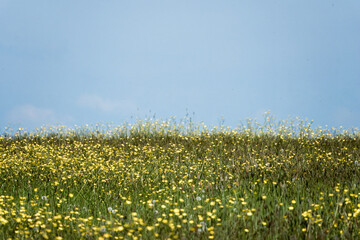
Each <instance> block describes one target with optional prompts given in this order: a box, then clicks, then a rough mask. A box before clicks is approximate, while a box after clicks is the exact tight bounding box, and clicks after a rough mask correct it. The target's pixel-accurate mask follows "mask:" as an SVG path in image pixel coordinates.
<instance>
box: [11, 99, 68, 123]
mask: <svg viewBox="0 0 360 240" xmlns="http://www.w3.org/2000/svg"><path fill="white" fill-rule="evenodd" d="M6 119H7V120H8V121H10V122H11V123H13V124H21V125H25V126H31V127H34V126H36V127H38V126H40V125H48V124H49V125H51V124H64V123H66V122H69V121H72V117H70V116H59V115H58V114H56V113H55V111H54V110H52V109H48V108H40V107H36V106H33V105H31V104H25V105H21V106H17V107H14V108H13V109H12V110H10V111H9V112H8V113H7V114H6Z"/></svg>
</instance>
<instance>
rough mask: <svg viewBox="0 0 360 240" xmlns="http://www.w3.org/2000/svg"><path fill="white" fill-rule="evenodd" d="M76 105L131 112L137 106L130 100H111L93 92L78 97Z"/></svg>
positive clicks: (113, 111) (102, 110)
mask: <svg viewBox="0 0 360 240" xmlns="http://www.w3.org/2000/svg"><path fill="white" fill-rule="evenodd" d="M77 103H78V105H79V106H81V107H86V108H90V109H94V110H97V111H101V112H108V113H118V112H124V113H132V112H134V111H136V110H137V106H136V104H135V103H134V102H132V101H130V100H111V99H107V98H103V97H100V96H98V95H95V94H84V95H82V96H80V98H79V99H78V102H77Z"/></svg>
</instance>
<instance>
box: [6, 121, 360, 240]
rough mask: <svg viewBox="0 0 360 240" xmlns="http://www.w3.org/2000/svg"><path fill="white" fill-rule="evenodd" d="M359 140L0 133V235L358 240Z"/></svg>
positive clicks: (322, 134) (335, 135)
mask: <svg viewBox="0 0 360 240" xmlns="http://www.w3.org/2000/svg"><path fill="white" fill-rule="evenodd" d="M359 147H360V135H359V133H358V132H356V131H352V132H349V131H347V130H343V131H341V129H331V130H327V129H322V128H318V129H315V130H314V129H313V128H311V124H309V123H306V122H303V121H300V120H299V121H298V122H297V123H296V124H295V123H294V122H290V123H288V122H279V123H275V122H274V121H272V120H271V119H267V121H266V122H265V123H264V124H262V125H260V124H257V123H255V122H252V121H249V122H248V124H247V125H245V126H239V127H238V128H236V129H231V128H226V127H223V126H219V127H215V128H213V129H211V130H208V129H207V128H206V126H204V125H201V124H191V123H179V124H177V123H175V122H174V121H172V120H169V121H164V122H159V121H155V120H147V121H140V122H138V123H137V124H133V125H130V124H124V125H122V126H119V127H116V128H107V127H94V128H77V129H66V128H54V129H51V128H48V129H42V130H38V131H36V132H32V133H26V132H25V131H24V130H21V129H20V130H18V131H17V132H16V133H14V134H5V133H4V134H3V135H2V136H1V137H0V186H1V188H0V239H100V240H101V239H357V238H360V230H359V229H360V223H359V221H360V163H359V161H360V150H359Z"/></svg>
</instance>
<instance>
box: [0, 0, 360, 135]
mask: <svg viewBox="0 0 360 240" xmlns="http://www.w3.org/2000/svg"><path fill="white" fill-rule="evenodd" d="M359 12H360V1H358V0H346V1H336V0H318V1H310V0H307V1H306V0H305V1H279V0H274V1H250V0H249V1H241V0H226V1H217V0H216V1H215V0H206V1H205V0H182V1H175V0H166V1H165V0H164V1H159V0H152V1H147V0H144V1H138V0H132V1H123V0H116V1H115V0H114V1H112V0H107V1H100V0H98V1H91V0H83V1H81V0H77V1H67V0H62V1H48V0H41V1H40V0H39V1H38V0H36V1H26V0H23V1H20V0H19V1H13V0H0V33H1V34H0V126H1V128H3V127H5V126H8V127H25V128H28V129H32V128H35V127H40V126H42V125H44V124H47V125H48V124H50V125H54V124H64V125H67V126H73V125H75V124H76V125H84V124H95V123H97V122H103V123H111V124H115V125H116V124H121V123H123V122H124V121H131V119H144V118H145V117H150V116H153V115H154V114H156V118H158V119H168V118H170V117H174V116H175V117H176V118H177V119H181V118H183V117H185V116H186V114H188V115H190V116H191V117H192V118H193V121H197V122H200V121H203V122H204V123H205V124H208V125H216V124H218V123H219V122H221V119H223V120H224V124H225V125H228V126H232V127H235V126H237V125H238V124H239V123H240V121H244V120H246V119H247V118H257V119H259V120H260V121H261V120H262V119H263V118H262V114H263V113H264V112H265V111H269V110H270V111H271V113H272V115H274V116H275V117H276V118H277V119H279V120H280V119H289V118H292V119H293V118H295V117H300V118H303V119H305V118H308V119H309V120H313V121H314V124H316V125H322V126H325V125H328V126H330V127H332V126H334V127H338V126H340V125H341V126H344V127H346V128H352V127H357V128H359V127H360V107H359V106H360V94H359V90H360V31H359V29H360V14H359Z"/></svg>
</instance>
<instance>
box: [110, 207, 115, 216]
mask: <svg viewBox="0 0 360 240" xmlns="http://www.w3.org/2000/svg"><path fill="white" fill-rule="evenodd" d="M108 211H109V212H111V213H113V214H115V213H116V211H115V210H114V209H113V208H112V207H108Z"/></svg>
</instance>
